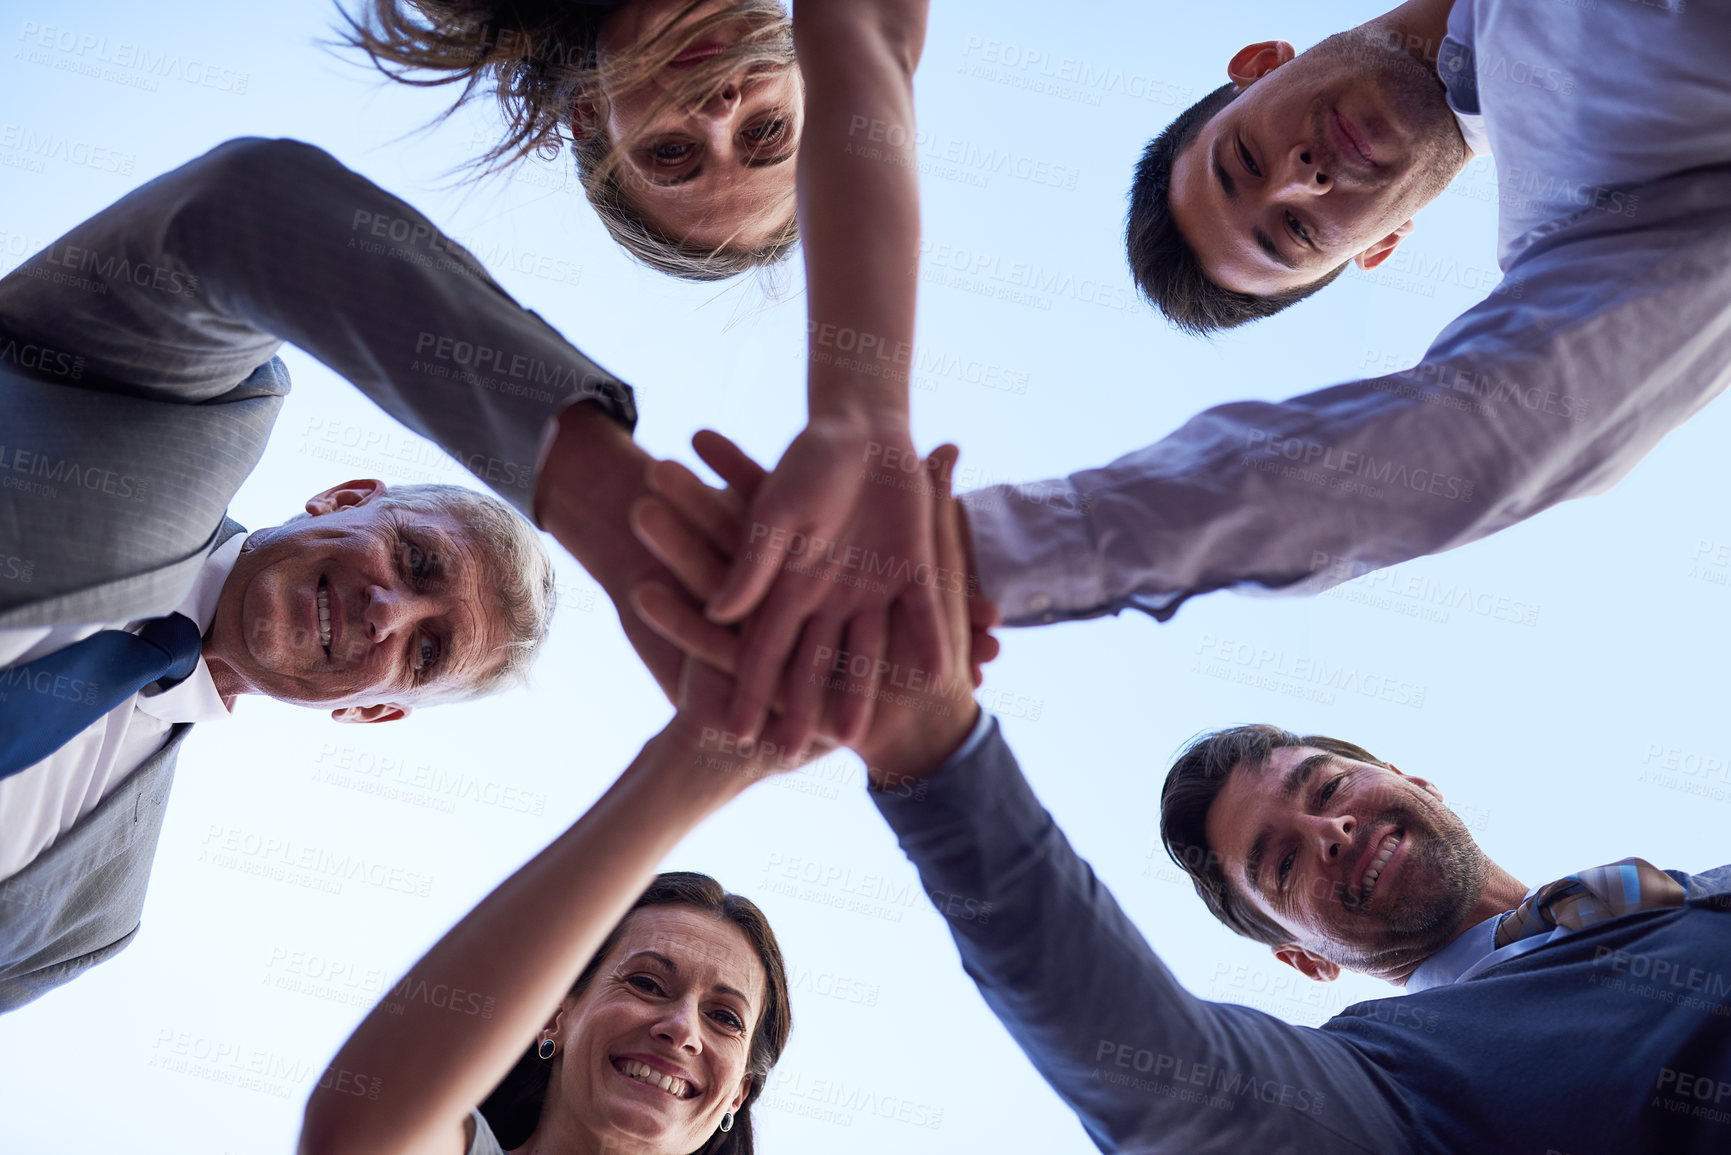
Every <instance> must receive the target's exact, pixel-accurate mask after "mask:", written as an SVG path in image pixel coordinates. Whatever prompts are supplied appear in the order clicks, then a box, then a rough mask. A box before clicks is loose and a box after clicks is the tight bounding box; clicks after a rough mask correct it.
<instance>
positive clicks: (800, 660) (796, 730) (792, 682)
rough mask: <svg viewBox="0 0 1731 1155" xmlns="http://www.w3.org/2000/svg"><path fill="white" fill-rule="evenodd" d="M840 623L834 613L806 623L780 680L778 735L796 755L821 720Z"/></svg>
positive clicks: (839, 644) (834, 657)
mask: <svg viewBox="0 0 1731 1155" xmlns="http://www.w3.org/2000/svg"><path fill="white" fill-rule="evenodd" d="M842 624H843V623H842V621H841V619H840V618H838V617H836V616H835V615H834V614H819V615H818V616H817V617H814V618H812V619H811V620H810V621H809V622H807V623H806V626H805V630H804V632H803V633H802V634H801V635H800V640H799V644H798V645H797V646H796V647H795V648H794V651H793V660H792V661H791V662H789V663H788V666H787V673H786V675H785V676H784V677H783V679H782V693H781V697H782V701H783V702H784V703H785V707H784V709H783V710H782V723H783V725H782V733H783V734H784V736H785V737H786V740H787V741H788V743H789V746H790V749H792V750H793V751H794V752H796V753H797V752H799V751H800V750H802V749H803V748H804V747H805V745H806V744H807V743H809V742H810V741H811V738H812V735H813V734H815V733H816V732H817V729H818V726H819V724H820V723H821V722H822V720H823V713H824V706H825V704H826V703H827V702H828V700H829V696H830V695H829V682H830V679H831V678H832V677H833V675H832V674H831V672H830V671H831V668H832V667H833V666H834V665H835V659H836V651H837V650H838V649H840V647H841V636H842Z"/></svg>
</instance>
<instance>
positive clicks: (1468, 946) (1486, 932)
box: [1406, 911, 1508, 995]
mask: <svg viewBox="0 0 1731 1155" xmlns="http://www.w3.org/2000/svg"><path fill="white" fill-rule="evenodd" d="M1507 913H1508V912H1507V911H1504V912H1503V914H1507ZM1502 920H1503V915H1502V914H1493V915H1491V917H1489V918H1487V919H1485V920H1484V921H1483V922H1481V923H1478V924H1476V925H1474V926H1473V927H1471V928H1470V929H1468V930H1467V931H1466V933H1464V934H1461V935H1457V936H1456V937H1455V940H1454V941H1453V942H1451V943H1449V944H1448V945H1447V946H1445V947H1443V948H1442V949H1441V950H1439V951H1437V952H1436V953H1435V954H1433V955H1431V956H1430V957H1429V958H1427V959H1425V960H1424V961H1423V962H1421V963H1419V964H1418V969H1417V970H1415V971H1413V972H1412V975H1411V977H1409V978H1408V979H1407V980H1406V993H1407V994H1409V995H1416V994H1418V992H1420V991H1428V990H1429V989H1430V988H1432V987H1446V986H1448V985H1449V984H1450V983H1458V982H1460V981H1461V979H1463V978H1465V977H1466V974H1467V972H1468V971H1469V970H1472V969H1473V967H1475V966H1476V965H1478V964H1479V963H1480V962H1482V961H1484V960H1485V959H1487V958H1489V957H1490V956H1491V955H1492V954H1494V953H1496V951H1495V946H1496V934H1497V923H1499V922H1501V921H1502Z"/></svg>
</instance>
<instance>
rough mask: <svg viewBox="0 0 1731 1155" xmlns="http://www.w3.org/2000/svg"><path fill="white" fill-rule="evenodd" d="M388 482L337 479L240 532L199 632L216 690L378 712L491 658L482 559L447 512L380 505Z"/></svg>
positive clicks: (489, 595)
mask: <svg viewBox="0 0 1731 1155" xmlns="http://www.w3.org/2000/svg"><path fill="white" fill-rule="evenodd" d="M384 493H385V485H384V483H383V482H380V481H370V480H369V481H351V482H346V483H344V484H343V485H340V486H336V487H333V488H331V489H327V490H325V491H324V492H322V493H319V494H316V495H314V496H313V497H312V498H310V499H309V500H308V501H307V504H306V510H307V513H308V515H309V516H308V517H305V518H300V519H297V520H295V521H291V522H288V523H286V524H283V525H279V526H274V527H272V528H270V529H263V530H259V531H258V532H256V533H254V534H252V535H251V536H249V537H248V538H247V540H246V544H245V545H244V546H243V547H242V550H241V554H240V559H239V561H238V562H237V563H236V564H235V568H234V571H233V572H232V573H231V574H230V575H229V578H228V580H227V581H226V582H224V583H223V587H222V593H221V595H220V597H219V599H218V601H217V609H216V618H215V621H214V623H213V624H212V626H211V630H210V633H209V634H208V636H207V637H206V639H205V658H206V661H207V662H208V663H209V665H210V670H211V675H212V677H213V678H214V679H215V680H216V684H217V689H218V691H219V692H221V693H222V694H223V695H224V696H230V695H233V694H240V693H256V694H265V695H267V696H269V697H272V698H275V699H277V700H279V701H283V702H290V703H293V704H296V705H304V706H331V707H336V709H334V710H333V714H334V715H335V716H336V717H338V718H339V720H344V721H377V720H385V719H387V718H390V717H400V716H401V715H402V714H406V713H407V712H408V709H409V707H410V706H412V705H413V703H414V702H415V701H416V700H417V699H421V698H425V697H429V696H432V695H435V694H441V693H445V692H449V691H452V690H460V689H462V688H463V687H465V686H468V685H470V684H472V683H473V682H475V681H477V680H479V679H480V678H481V677H482V676H483V675H484V674H486V673H488V672H490V671H491V670H492V669H493V668H494V667H495V666H496V665H497V663H498V661H499V658H498V656H497V655H498V653H499V649H500V646H501V645H502V644H503V643H504V641H505V640H506V636H507V631H506V629H505V627H504V625H503V623H502V622H501V621H500V610H499V608H498V597H497V595H496V593H494V592H493V584H494V583H493V582H492V579H491V578H490V577H489V575H490V574H491V573H492V569H493V567H492V565H491V564H490V559H489V558H488V557H487V556H486V555H485V554H484V553H483V551H482V550H481V549H480V548H479V546H478V545H477V543H476V542H475V541H474V539H473V537H472V536H471V534H470V533H469V532H468V530H467V529H466V528H465V527H464V526H463V524H462V523H461V522H459V521H457V520H456V519H455V518H453V517H452V516H451V515H449V514H448V513H443V512H430V511H428V512H424V511H418V510H416V511H411V510H404V509H396V508H389V507H387V506H385V505H383V504H381V503H379V502H378V498H380V497H382V496H383V495H384Z"/></svg>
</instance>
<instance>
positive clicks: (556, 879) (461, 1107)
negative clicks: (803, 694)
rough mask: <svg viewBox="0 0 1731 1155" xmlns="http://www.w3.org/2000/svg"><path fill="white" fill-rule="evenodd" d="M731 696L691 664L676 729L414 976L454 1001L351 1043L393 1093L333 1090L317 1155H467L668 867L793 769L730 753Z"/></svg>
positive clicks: (325, 1092)
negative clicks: (474, 1125)
mask: <svg viewBox="0 0 1731 1155" xmlns="http://www.w3.org/2000/svg"><path fill="white" fill-rule="evenodd" d="M729 686H730V683H729V682H728V681H727V680H726V679H725V678H724V677H723V676H722V675H720V674H717V673H715V672H714V671H713V670H710V669H708V668H707V667H704V666H702V665H700V664H698V663H697V662H695V661H688V662H687V663H686V669H685V674H684V677H683V679H682V682H681V686H680V711H679V713H678V714H677V715H676V716H675V717H674V719H673V721H672V722H670V723H669V724H668V726H667V728H666V729H664V730H663V731H661V733H659V734H657V735H656V736H655V737H654V738H651V739H650V740H649V742H648V744H647V745H645V746H644V747H643V750H642V751H641V752H640V753H639V754H638V756H637V758H636V759H635V760H634V761H633V762H632V763H631V765H630V766H629V767H627V768H626V770H625V772H624V773H623V774H621V775H620V776H619V779H618V781H616V782H614V783H613V785H612V786H611V787H609V788H608V790H607V792H606V793H605V794H603V795H602V796H601V798H600V799H599V800H598V801H597V802H596V803H595V805H594V806H592V807H590V808H589V810H588V812H587V813H585V814H584V815H583V816H582V817H581V818H579V819H578V820H577V821H576V822H575V823H573V824H572V826H571V828H570V829H569V830H567V831H566V832H565V833H564V834H561V835H560V836H559V837H558V838H557V839H555V840H554V841H553V843H552V844H551V845H549V846H548V847H547V848H546V849H545V850H543V851H542V852H541V853H540V854H538V855H536V856H535V857H534V858H533V859H531V860H530V861H529V862H528V863H527V864H526V865H525V866H524V867H523V868H522V869H521V870H519V871H517V873H516V874H513V875H512V876H511V877H510V878H508V879H506V880H505V881H504V882H503V883H501V884H500V886H499V888H498V889H497V890H495V891H493V893H492V894H490V895H488V896H487V897H486V898H485V899H483V900H482V901H481V904H480V905H479V906H477V907H476V908H475V909H474V910H472V911H470V912H469V914H468V915H467V916H465V917H464V919H463V920H462V921H461V922H459V923H458V924H457V925H456V926H454V927H452V928H451V930H450V932H449V933H447V934H446V935H445V937H444V938H442V939H440V940H439V942H438V943H437V945H435V946H434V947H433V948H432V949H431V950H430V951H428V952H427V953H426V955H425V956H424V957H423V958H422V959H421V960H420V961H419V962H417V963H416V964H415V966H414V968H413V969H412V970H411V971H410V972H409V974H408V975H407V976H406V977H405V979H404V981H405V982H407V983H412V984H413V987H414V989H419V988H420V987H421V985H422V984H425V985H426V986H427V987H429V988H432V987H438V986H442V987H445V988H448V989H449V991H450V992H452V994H451V997H450V998H448V999H439V1000H437V1001H438V1002H439V1003H440V1004H442V1005H438V1006H435V1005H433V1002H434V1000H427V999H410V998H405V999H393V998H392V997H391V996H390V995H387V996H386V997H385V999H384V1000H383V1001H382V1002H381V1003H380V1004H379V1005H378V1006H376V1007H374V1008H373V1010H372V1012H371V1013H370V1014H368V1016H367V1017H366V1019H365V1020H364V1021H363V1022H362V1023H361V1025H360V1026H359V1027H358V1028H356V1030H355V1033H354V1034H353V1035H351V1036H350V1037H349V1040H348V1042H346V1043H344V1044H343V1046H342V1049H341V1050H340V1051H338V1052H337V1056H336V1058H335V1059H333V1060H332V1064H331V1066H332V1070H334V1071H339V1072H341V1071H351V1072H361V1073H364V1074H365V1075H366V1076H368V1077H369V1079H370V1080H371V1082H369V1083H368V1084H365V1085H368V1086H371V1087H376V1089H377V1096H376V1097H370V1096H362V1095H356V1094H354V1093H353V1087H352V1086H349V1085H348V1084H347V1083H345V1082H344V1081H343V1080H339V1079H330V1080H326V1081H325V1083H324V1085H321V1086H320V1087H319V1088H318V1089H317V1090H315V1091H314V1092H313V1094H312V1097H311V1098H310V1099H309V1100H308V1101H307V1108H306V1116H305V1120H304V1123H303V1126H302V1131H301V1139H300V1152H301V1155H340V1153H346V1152H364V1153H366V1155H390V1153H394V1152H411V1151H412V1152H416V1153H417V1155H419V1153H422V1152H449V1153H450V1155H461V1152H462V1151H463V1150H464V1147H465V1140H464V1136H465V1133H466V1132H465V1121H466V1120H467V1119H468V1116H469V1113H470V1111H471V1110H472V1109H473V1108H474V1106H475V1105H476V1104H477V1103H479V1102H481V1100H482V1099H484V1098H486V1096H487V1095H488V1093H489V1092H491V1091H492V1089H493V1088H494V1087H495V1086H496V1085H497V1084H498V1083H499V1080H500V1079H502V1078H504V1076H505V1074H506V1072H507V1071H509V1070H510V1069H511V1067H512V1065H513V1064H514V1063H515V1062H516V1061H517V1060H518V1058H520V1057H521V1056H522V1054H523V1050H524V1048H525V1047H526V1046H527V1045H528V1043H529V1041H530V1040H531V1039H533V1038H534V1037H535V1033H536V1032H537V1031H538V1030H539V1029H540V1028H541V1027H542V1026H543V1025H544V1024H545V1023H546V1022H547V1020H548V1019H549V1018H550V1017H551V1016H552V1014H553V1012H554V1011H555V1010H556V1009H557V1008H558V1006H559V1003H560V1001H561V1000H562V999H563V998H564V997H565V995H566V993H567V992H568V991H569V990H570V988H571V984H572V983H573V982H574V981H575V980H576V978H577V976H578V974H579V973H581V971H582V969H583V967H584V965H585V964H586V963H588V961H589V959H590V958H591V957H592V956H593V955H594V954H595V952H596V951H597V950H598V949H599V948H600V946H601V944H602V942H603V941H604V940H605V939H606V937H607V935H608V932H609V931H611V930H612V929H613V927H614V925H615V924H616V923H618V922H619V920H620V919H621V918H623V917H624V916H625V914H626V912H627V911H628V910H629V909H630V907H631V904H632V903H633V902H634V901H636V899H637V897H638V896H639V895H640V894H642V893H643V891H644V889H645V888H646V887H647V886H648V885H649V883H650V882H651V881H652V880H653V879H654V877H655V872H656V868H657V866H658V865H659V864H660V862H661V860H662V859H663V858H664V857H665V856H666V855H667V853H668V852H669V851H671V850H672V849H673V848H674V847H675V846H676V845H678V843H679V842H680V840H681V839H683V838H684V837H685V835H686V834H687V833H689V832H690V831H691V830H692V829H693V828H695V827H696V826H697V825H698V824H699V823H701V822H702V821H703V820H704V819H705V818H707V817H708V816H709V815H711V814H713V813H715V812H716V811H717V810H719V809H720V808H721V807H722V806H724V805H726V804H727V802H728V801H729V800H731V799H732V798H733V797H734V796H735V795H737V794H739V793H740V791H742V790H744V789H745V787H746V786H748V785H750V784H751V783H752V782H753V781H755V780H756V778H757V777H760V776H762V775H763V774H766V773H773V772H775V771H776V770H778V769H788V768H791V766H789V765H787V764H784V763H766V762H765V761H764V760H759V761H752V760H749V759H745V758H742V757H740V756H739V755H738V753H737V746H736V745H735V744H734V743H733V742H731V741H723V740H722V738H721V736H720V730H719V727H718V726H717V725H715V723H716V722H718V721H719V719H720V716H721V714H722V712H723V711H724V710H725V708H726V703H727V694H728V689H729ZM766 748H767V747H766ZM772 755H773V752H772ZM772 755H771V756H772ZM397 989H399V990H401V989H403V988H402V987H401V986H400V985H399V987H398V988H397Z"/></svg>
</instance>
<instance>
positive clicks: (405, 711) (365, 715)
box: [331, 702, 413, 722]
mask: <svg viewBox="0 0 1731 1155" xmlns="http://www.w3.org/2000/svg"><path fill="white" fill-rule="evenodd" d="M412 709H413V707H411V706H399V705H398V704H397V703H395V702H386V703H385V704H384V705H381V706H344V707H343V708H342V709H340V710H332V711H331V721H333V722H395V721H396V720H397V719H398V718H407V717H408V716H409V712H410V711H411V710H412Z"/></svg>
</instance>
